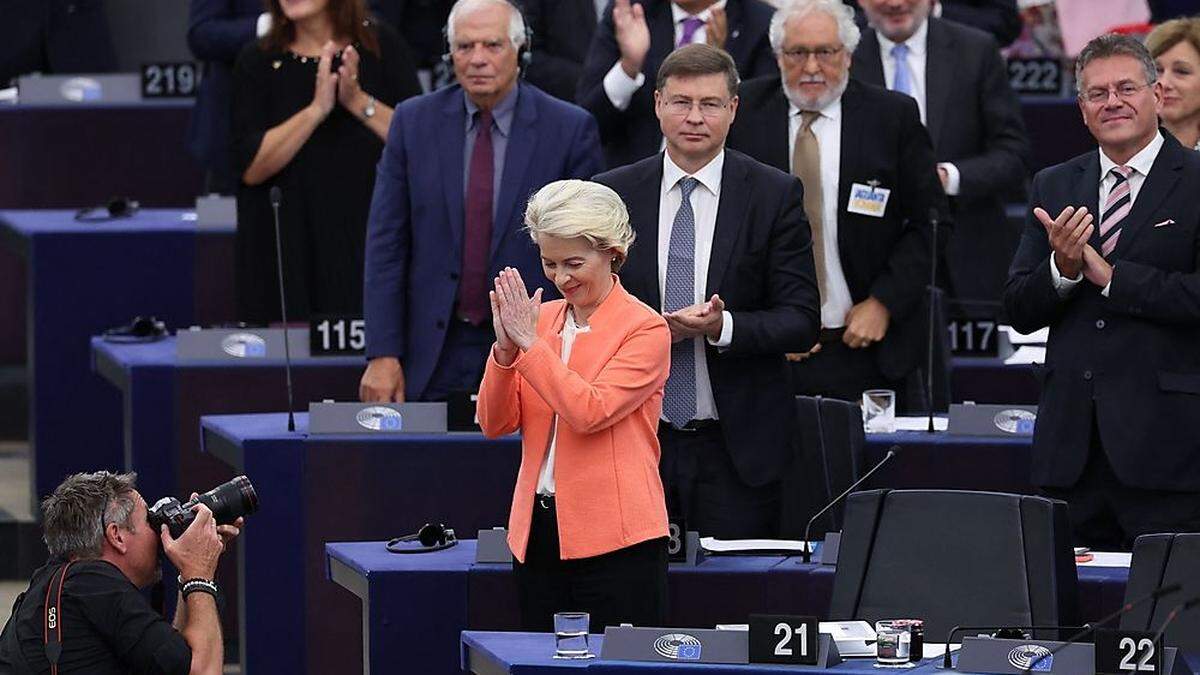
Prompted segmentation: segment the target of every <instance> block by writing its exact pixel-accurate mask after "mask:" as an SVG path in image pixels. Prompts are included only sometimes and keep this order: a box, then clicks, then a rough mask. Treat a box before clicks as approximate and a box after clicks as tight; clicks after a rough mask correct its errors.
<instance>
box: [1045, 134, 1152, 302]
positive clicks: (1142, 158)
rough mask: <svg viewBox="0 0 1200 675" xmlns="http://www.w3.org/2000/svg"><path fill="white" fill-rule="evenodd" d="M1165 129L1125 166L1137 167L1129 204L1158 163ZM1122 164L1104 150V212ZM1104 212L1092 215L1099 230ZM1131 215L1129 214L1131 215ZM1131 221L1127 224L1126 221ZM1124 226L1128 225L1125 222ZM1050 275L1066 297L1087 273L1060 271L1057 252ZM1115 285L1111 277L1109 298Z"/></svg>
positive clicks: (1101, 173) (1106, 294) (1101, 196)
mask: <svg viewBox="0 0 1200 675" xmlns="http://www.w3.org/2000/svg"><path fill="white" fill-rule="evenodd" d="M1163 142H1164V139H1163V135H1162V132H1155V134H1154V138H1153V139H1152V140H1151V141H1150V142H1149V143H1147V144H1146V147H1144V148H1142V149H1141V150H1138V152H1137V154H1136V155H1134V156H1133V157H1130V158H1129V161H1128V162H1126V163H1125V166H1129V167H1133V173H1131V174H1129V178H1128V179H1127V180H1128V181H1129V206H1130V208H1132V207H1133V205H1134V204H1135V203H1137V196H1138V192H1140V191H1141V189H1142V183H1145V182H1146V176H1148V175H1150V167H1152V166H1154V160H1155V159H1157V158H1158V151H1159V150H1162V146H1163ZM1118 166H1121V165H1119V164H1117V163H1116V162H1114V161H1112V160H1111V159H1109V158H1108V155H1106V154H1104V149H1103V148H1101V149H1100V199H1099V201H1097V202H1096V203H1097V204H1099V205H1100V209H1101V211H1103V209H1104V202H1106V201H1108V193H1109V192H1112V189H1113V188H1114V187H1116V184H1117V179H1116V177H1115V176H1113V175H1112V170H1113V169H1114V168H1116V167H1118ZM1102 215H1104V214H1103V213H1094V214H1092V227H1094V228H1096V231H1099V230H1100V217H1101V216H1102ZM1050 217H1051V218H1057V217H1058V214H1057V213H1051V214H1050ZM1128 217H1129V216H1126V218H1128ZM1126 224H1127V223H1126ZM1122 227H1124V224H1123V225H1122ZM1050 278H1051V279H1052V280H1053V281H1054V290H1056V291H1058V295H1059V297H1062V298H1065V297H1067V294H1068V293H1070V292H1071V290H1072V289H1073V288H1075V287H1076V286H1078V285H1079V282H1081V281H1083V272H1080V273H1079V274H1078V275H1076V276H1075V278H1074V279H1068V278H1067V277H1064V276H1063V275H1062V272H1059V271H1058V265H1056V264H1054V254H1053V253H1051V254H1050ZM1111 288H1112V280H1111V279H1110V280H1109V282H1108V285H1106V286H1105V287H1104V288H1103V289H1102V290H1101V291H1100V292H1101V293H1102V294H1104V297H1108V291H1109V290H1110V289H1111Z"/></svg>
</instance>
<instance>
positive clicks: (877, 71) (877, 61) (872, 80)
mask: <svg viewBox="0 0 1200 675" xmlns="http://www.w3.org/2000/svg"><path fill="white" fill-rule="evenodd" d="M852 67H853V69H854V73H853V74H854V78H855V79H856V80H859V81H861V82H866V83H867V84H873V85H875V86H877V87H887V83H886V81H885V80H884V79H883V60H882V59H881V57H880V55H879V39H878V38H877V37H875V31H873V30H866V31H863V34H862V40H861V41H860V42H859V43H858V49H855V50H854V61H853V64H852Z"/></svg>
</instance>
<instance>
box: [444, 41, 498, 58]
mask: <svg viewBox="0 0 1200 675" xmlns="http://www.w3.org/2000/svg"><path fill="white" fill-rule="evenodd" d="M504 43H505V40H480V41H478V42H455V43H454V53H455V54H458V55H461V56H466V55H468V54H471V53H473V52H474V51H475V47H476V46H477V45H481V46H482V47H483V49H484V51H486V52H488V53H489V54H499V53H501V52H503V51H504Z"/></svg>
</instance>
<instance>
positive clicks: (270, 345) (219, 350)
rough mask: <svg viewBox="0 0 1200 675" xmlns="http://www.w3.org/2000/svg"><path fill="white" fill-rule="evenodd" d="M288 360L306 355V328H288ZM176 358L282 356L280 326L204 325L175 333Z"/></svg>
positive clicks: (197, 359) (243, 360) (187, 359)
mask: <svg viewBox="0 0 1200 675" xmlns="http://www.w3.org/2000/svg"><path fill="white" fill-rule="evenodd" d="M288 344H289V346H290V347H291V352H292V359H293V360H294V359H306V358H308V331H307V330H305V329H303V328H289V329H288ZM175 356H176V357H177V358H178V359H179V360H180V361H204V360H214V359H215V360H219V361H242V362H245V361H256V360H260V359H282V358H283V357H284V347H283V329H282V328H206V329H203V330H181V331H179V332H178V333H176V334H175Z"/></svg>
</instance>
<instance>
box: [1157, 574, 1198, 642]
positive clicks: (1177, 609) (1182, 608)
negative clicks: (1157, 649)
mask: <svg viewBox="0 0 1200 675" xmlns="http://www.w3.org/2000/svg"><path fill="white" fill-rule="evenodd" d="M1176 585H1178V584H1176ZM1196 605H1200V595H1197V596H1196V597H1194V598H1192V599H1191V600H1184V601H1183V602H1181V603H1179V604H1178V605H1175V606H1174V607H1172V608H1171V611H1169V612H1167V618H1166V619H1164V620H1163V623H1162V626H1160V627H1159V629H1158V632H1157V633H1155V634H1154V644H1156V645H1157V644H1158V641H1159V640H1161V639H1162V638H1163V635H1165V634H1166V633H1167V626H1170V625H1171V622H1172V621H1174V620H1175V617H1177V616H1179V615H1180V614H1183V613H1184V612H1186V611H1188V610H1190V609H1191V608H1193V607H1195V606H1196Z"/></svg>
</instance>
